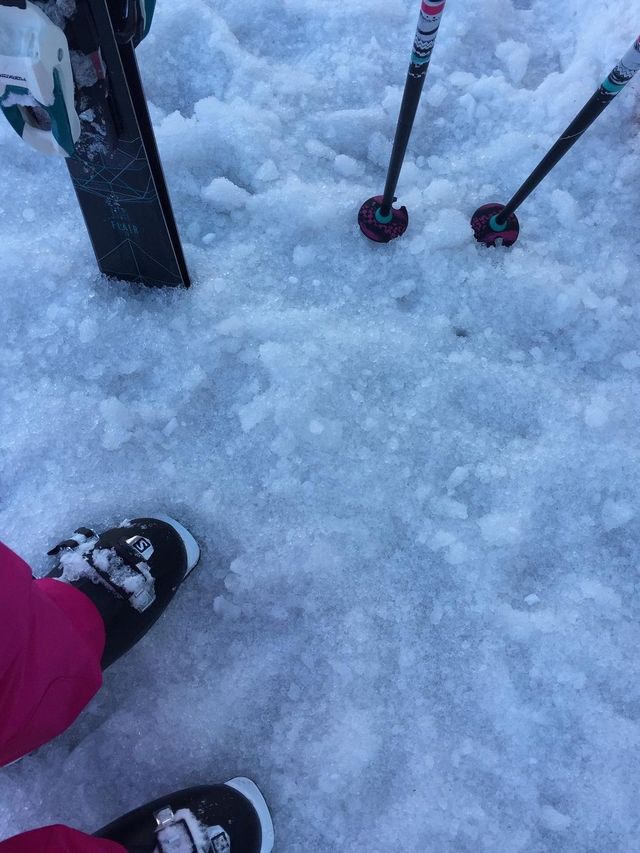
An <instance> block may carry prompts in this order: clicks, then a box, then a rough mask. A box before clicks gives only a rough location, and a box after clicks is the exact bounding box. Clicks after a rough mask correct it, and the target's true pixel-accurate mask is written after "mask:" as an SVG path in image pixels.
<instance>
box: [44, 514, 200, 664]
mask: <svg viewBox="0 0 640 853" xmlns="http://www.w3.org/2000/svg"><path fill="white" fill-rule="evenodd" d="M49 554H50V555H51V556H57V557H58V563H57V565H56V567H55V568H54V569H53V570H52V571H51V572H50V573H49V574H48V576H47V577H50V578H58V579H60V580H63V581H66V582H67V583H70V584H71V585H72V586H75V587H76V588H77V589H79V590H81V592H83V593H85V595H87V596H89V598H90V599H91V600H92V601H93V603H94V604H95V605H96V607H97V608H98V610H99V611H100V615H101V616H102V619H103V621H104V624H105V628H106V634H107V641H106V645H105V649H104V654H103V656H102V668H103V669H106V668H107V667H108V666H111V664H112V663H113V662H114V661H116V660H117V659H118V658H119V657H121V655H123V654H125V652H128V651H129V649H130V648H132V646H134V645H135V644H136V643H137V642H138V640H140V639H141V638H142V637H143V636H144V635H145V634H146V633H147V631H148V630H149V628H150V627H151V626H152V625H153V623H154V622H155V621H156V619H157V618H158V617H159V616H160V614H161V613H162V612H163V611H164V609H165V608H166V606H167V605H168V604H169V602H170V601H171V599H172V598H173V595H174V593H175V591H176V589H177V588H178V587H179V586H180V584H181V583H182V581H183V580H184V579H185V577H186V576H187V575H188V574H189V572H190V571H191V570H192V569H193V568H194V567H195V565H196V563H197V562H198V560H199V558H200V548H199V547H198V543H197V542H196V540H195V539H194V538H193V536H192V535H191V534H190V533H189V531H188V530H186V528H184V527H183V526H182V525H181V524H180V523H179V522H177V521H175V520H174V519H172V518H169V516H163V515H159V516H157V517H155V518H134V519H133V520H132V521H125V522H123V523H122V524H121V525H120V526H119V527H115V528H113V529H112V530H107V531H106V533H102V534H101V535H100V536H98V535H97V534H96V533H94V531H93V530H89V529H88V528H86V527H81V528H79V529H78V530H76V532H75V534H74V536H73V537H72V538H71V539H66V540H65V541H63V542H60V543H59V544H58V545H56V546H55V548H53V549H52V550H51V551H49Z"/></svg>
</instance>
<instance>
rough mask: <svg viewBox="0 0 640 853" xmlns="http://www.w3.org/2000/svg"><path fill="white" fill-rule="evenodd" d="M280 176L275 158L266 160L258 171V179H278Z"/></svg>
mask: <svg viewBox="0 0 640 853" xmlns="http://www.w3.org/2000/svg"><path fill="white" fill-rule="evenodd" d="M279 177H280V172H279V171H278V167H277V166H276V164H275V163H274V162H273V160H265V161H264V163H263V164H262V166H260V168H259V169H258V171H257V172H256V180H258V181H277V180H278V178H279Z"/></svg>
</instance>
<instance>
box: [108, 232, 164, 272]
mask: <svg viewBox="0 0 640 853" xmlns="http://www.w3.org/2000/svg"><path fill="white" fill-rule="evenodd" d="M127 250H128V252H129V254H130V256H131V259H132V260H133V262H134V264H135V268H136V272H137V273H138V274H139V275H140V276H147V277H148V276H149V275H152V277H153V278H156V279H157V280H158V281H162V280H163V274H164V275H166V277H167V281H172V280H173V279H174V277H175V272H174V271H173V270H170V269H169V268H168V267H166V266H165V265H164V264H162V263H160V261H158V260H157V258H154V257H153V256H152V255H150V254H149V253H148V252H146V251H145V250H144V249H143V248H141V247H140V246H138V245H137V243H134V242H133V240H129V239H126V240H123V241H122V242H121V243H119V244H118V245H117V246H116V247H115V248H113V249H111V250H110V251H108V252H107V253H106V254H105V255H103V256H102V257H100V258H98V262H99V263H100V265H101V266H102V267H103V268H105V269H106V268H108V267H109V263H108V259H109V257H110V256H111V255H115V256H122V254H123V253H125V252H127ZM118 266H120V265H118ZM141 266H142V268H141ZM153 270H158V272H157V273H156V272H153Z"/></svg>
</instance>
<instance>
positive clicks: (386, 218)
mask: <svg viewBox="0 0 640 853" xmlns="http://www.w3.org/2000/svg"><path fill="white" fill-rule="evenodd" d="M375 217H376V219H377V221H378V222H379V223H380V224H381V225H388V224H389V223H390V222H391V220H392V219H393V211H391V210H390V211H389V213H388V214H387V215H386V216H383V215H382V214H381V213H380V208H379V207H378V208H376V213H375Z"/></svg>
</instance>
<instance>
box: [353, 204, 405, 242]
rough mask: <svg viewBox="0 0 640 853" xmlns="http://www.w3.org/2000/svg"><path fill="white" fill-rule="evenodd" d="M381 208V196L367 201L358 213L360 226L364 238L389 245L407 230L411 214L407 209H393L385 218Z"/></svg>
mask: <svg viewBox="0 0 640 853" xmlns="http://www.w3.org/2000/svg"><path fill="white" fill-rule="evenodd" d="M394 201H395V199H394ZM381 206H382V196H381V195H374V196H373V197H372V198H369V199H367V200H366V201H365V203H364V204H363V205H362V207H361V208H360V211H359V213H358V225H359V226H360V230H361V231H362V233H363V234H364V236H365V237H368V238H369V240H373V242H374V243H389V242H390V241H391V240H395V239H396V237H401V236H402V235H403V234H404V232H405V231H406V230H407V227H408V225H409V214H408V213H407V208H406V207H392V208H391V210H390V211H389V214H388V215H387V216H383V215H382V214H381V212H380V210H381Z"/></svg>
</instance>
